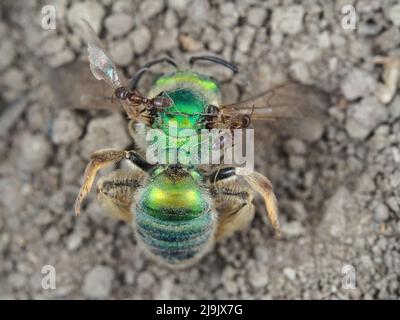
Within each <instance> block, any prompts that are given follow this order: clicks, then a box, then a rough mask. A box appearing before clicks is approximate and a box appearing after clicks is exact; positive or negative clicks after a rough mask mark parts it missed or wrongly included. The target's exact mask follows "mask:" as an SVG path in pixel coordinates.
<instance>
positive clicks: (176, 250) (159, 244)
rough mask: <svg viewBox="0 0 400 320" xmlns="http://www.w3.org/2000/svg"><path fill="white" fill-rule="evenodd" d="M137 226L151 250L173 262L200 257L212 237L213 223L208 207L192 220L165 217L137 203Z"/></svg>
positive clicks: (180, 262)
mask: <svg viewBox="0 0 400 320" xmlns="http://www.w3.org/2000/svg"><path fill="white" fill-rule="evenodd" d="M137 209H138V210H137V212H136V228H137V232H138V235H139V237H140V238H141V240H142V242H143V243H144V245H145V246H146V247H147V249H149V250H150V252H151V253H152V254H153V255H155V256H157V257H160V258H162V259H163V260H164V261H165V262H167V263H168V264H171V265H179V264H185V263H187V262H188V261H190V260H193V259H195V258H199V257H200V256H202V255H203V254H204V252H205V251H206V250H207V248H208V247H209V243H210V242H211V241H212V239H213V234H214V224H213V220H212V215H211V213H210V212H209V211H207V212H204V213H203V214H201V215H199V216H197V217H195V218H193V219H190V220H163V219H160V218H159V217H154V216H153V215H149V214H148V213H146V212H145V210H143V209H144V208H143V207H138V208H137Z"/></svg>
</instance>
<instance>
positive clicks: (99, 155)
mask: <svg viewBox="0 0 400 320" xmlns="http://www.w3.org/2000/svg"><path fill="white" fill-rule="evenodd" d="M128 157H129V153H128V151H123V150H115V149H102V150H98V151H96V152H94V153H93V154H92V155H91V156H90V162H89V164H88V165H87V167H86V169H85V173H84V180H83V183H82V186H81V189H80V190H79V195H78V197H77V198H76V201H75V214H76V215H79V214H80V211H81V203H82V201H83V199H84V198H85V197H86V195H87V194H88V193H89V192H90V189H91V188H92V185H93V181H94V178H95V177H96V174H97V171H98V170H99V169H101V168H103V167H105V166H107V165H109V164H113V163H116V162H119V161H121V160H123V159H125V158H128Z"/></svg>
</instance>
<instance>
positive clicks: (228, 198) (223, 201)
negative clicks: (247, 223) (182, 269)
mask: <svg viewBox="0 0 400 320" xmlns="http://www.w3.org/2000/svg"><path fill="white" fill-rule="evenodd" d="M238 169H239V170H238ZM239 177H242V178H243V180H244V181H243V180H241V179H239ZM210 181H211V182H212V181H215V183H214V186H213V190H214V193H215V194H217V195H218V194H220V196H219V197H218V196H217V197H215V198H214V201H215V203H216V204H217V206H219V207H220V209H219V211H220V213H221V227H220V228H221V230H223V228H224V227H223V224H224V223H227V222H224V220H226V221H229V220H227V218H226V214H228V216H229V212H231V213H232V209H231V210H230V211H229V210H226V209H224V207H226V206H228V207H229V206H232V205H233V204H234V201H235V200H234V197H233V196H232V194H236V199H238V197H239V196H241V197H242V200H241V201H242V202H243V200H244V199H243V198H244V195H245V194H248V198H247V201H245V202H247V203H248V204H251V205H252V200H253V196H252V194H253V192H252V190H255V191H257V192H258V193H260V194H261V196H262V197H263V198H264V203H265V206H266V209H267V213H268V220H269V221H270V223H271V225H272V227H273V229H274V231H275V235H276V237H277V238H279V237H280V234H281V233H280V228H279V223H278V208H277V200H276V197H275V194H274V193H273V189H272V184H271V182H270V181H269V180H268V179H267V178H266V177H264V176H263V175H262V174H260V173H257V172H243V171H240V168H224V169H222V170H220V171H218V172H216V173H215V174H214V175H213V176H211V177H210ZM248 186H250V187H251V188H249V187H248ZM230 194H231V195H230ZM218 203H220V204H219V205H218ZM252 211H254V208H253V209H251V208H246V206H243V211H240V208H239V209H238V210H237V212H236V213H235V215H239V216H240V218H241V219H243V218H242V217H241V215H242V214H243V215H244V214H245V213H246V214H247V215H250V213H251V212H252ZM249 220H251V219H250V218H249ZM239 221H241V220H240V219H239V218H238V222H239ZM220 234H221V233H220ZM221 236H224V234H221Z"/></svg>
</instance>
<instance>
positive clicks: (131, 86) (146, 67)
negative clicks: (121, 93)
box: [128, 57, 178, 91]
mask: <svg viewBox="0 0 400 320" xmlns="http://www.w3.org/2000/svg"><path fill="white" fill-rule="evenodd" d="M164 62H165V63H168V64H170V65H172V66H173V67H175V68H178V65H177V64H176V62H175V60H174V59H172V58H170V57H163V58H160V59H156V60H152V61H149V62H148V63H146V64H145V65H144V66H142V67H141V68H140V69H139V70H138V71H136V73H135V74H134V76H133V77H132V78H131V79H130V80H129V82H128V88H129V90H131V91H133V90H135V89H136V88H137V86H138V84H139V81H140V79H141V78H142V76H143V75H144V74H145V72H147V71H148V70H149V69H150V68H151V67H152V66H154V65H156V64H159V63H164Z"/></svg>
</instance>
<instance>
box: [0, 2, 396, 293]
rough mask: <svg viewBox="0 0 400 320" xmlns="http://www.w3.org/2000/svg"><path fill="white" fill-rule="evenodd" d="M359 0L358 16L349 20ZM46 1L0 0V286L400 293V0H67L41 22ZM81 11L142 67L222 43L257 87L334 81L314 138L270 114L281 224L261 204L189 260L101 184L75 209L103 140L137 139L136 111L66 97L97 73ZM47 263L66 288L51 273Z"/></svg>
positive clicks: (264, 134) (268, 150) (127, 64)
mask: <svg viewBox="0 0 400 320" xmlns="http://www.w3.org/2000/svg"><path fill="white" fill-rule="evenodd" d="M348 3H353V5H354V7H355V9H356V14H357V29H356V30H345V29H344V28H343V27H342V23H341V22H342V18H343V17H344V15H343V14H342V13H341V8H342V6H343V5H345V4H348ZM45 4H50V3H49V2H48V1H47V2H45V3H44V2H43V3H41V1H36V2H35V1H30V2H29V3H28V2H27V1H2V2H1V4H0V10H1V11H0V14H1V17H2V19H1V22H0V38H1V41H0V103H1V105H0V107H1V110H0V112H1V113H0V136H1V140H0V149H1V150H2V152H1V154H0V194H1V197H0V298H11V299H15V298H17V299H27V298H35V299H39V298H51V299H57V298H112V299H118V298H132V299H141V298H151V299H159V298H164V299H195V298H197V299H210V298H216V299H220V298H225V299H226V298H239V299H242V298H243V299H254V298H258V299H259V298H261V299H277V298H284V299H299V298H300V299H309V298H311V299H332V298H335V299H336V298H339V299H384V298H390V299H398V298H399V296H400V289H399V280H400V276H399V273H400V253H399V252H400V243H399V236H400V211H399V204H400V200H399V199H400V198H399V196H400V191H399V190H400V167H399V163H400V149H399V141H400V122H399V118H400V94H399V93H397V92H396V88H397V84H398V82H397V78H396V77H397V73H398V72H399V69H400V67H399V66H400V63H399V59H398V58H397V57H399V56H400V29H399V28H400V5H399V4H398V2H396V1H383V0H372V1H367V0H360V1H339V0H338V1H316V0H315V1H313V0H309V1H295V0H286V1H278V0H273V1H259V0H246V1H243V0H238V1H233V2H230V1H219V0H213V1H206V0H204V1H203V0H202V1H200V0H196V1H193V0H168V1H167V0H165V1H164V0H152V1H150V0H146V1H125V0H120V1H115V2H114V1H112V0H103V1H97V2H91V1H83V2H80V1H73V0H63V1H55V3H54V4H55V5H56V12H57V20H56V23H57V28H56V30H43V29H42V28H41V27H40V23H41V20H42V18H43V15H42V14H41V10H42V6H43V5H45ZM82 17H85V18H86V19H87V20H88V21H89V22H90V23H91V25H92V26H93V27H94V29H95V30H96V32H98V33H99V35H100V37H101V38H102V39H103V40H104V42H105V43H106V44H107V47H108V48H109V51H110V53H111V55H112V57H113V59H114V61H115V63H116V64H117V65H118V67H119V68H120V70H121V72H123V73H124V74H125V76H126V77H128V76H129V75H132V74H133V72H134V71H135V70H137V68H138V67H139V66H140V65H142V64H143V63H145V62H147V61H148V60H149V59H152V58H155V57H159V56H162V55H165V54H169V55H171V56H173V57H174V58H176V59H177V60H178V61H184V60H185V59H186V58H187V57H189V56H191V55H193V54H200V53H212V54H216V55H220V56H222V57H224V58H225V59H227V60H230V61H233V62H235V63H237V64H238V65H239V67H240V69H241V70H244V72H243V74H247V75H248V78H252V81H253V86H252V87H251V90H253V91H254V92H256V91H258V90H262V89H264V88H267V87H271V86H272V85H273V84H275V83H279V82H282V81H285V79H294V80H295V81H297V82H300V83H302V84H307V85H312V86H314V87H315V88H318V90H322V91H324V92H326V93H327V94H328V96H329V102H328V103H327V104H326V105H325V106H324V112H325V113H326V115H327V117H326V121H324V124H323V125H321V124H315V125H313V126H311V125H310V127H309V128H308V135H307V136H306V137H305V138H299V137H298V136H294V137H293V136H292V137H289V138H288V137H286V138H281V137H280V136H278V135H275V133H274V132H272V131H271V130H269V129H268V125H267V124H265V123H262V124H261V123H260V124H256V125H255V129H256V169H257V170H259V171H260V172H262V173H264V174H266V175H267V176H268V177H269V178H270V179H271V181H272V182H273V183H274V186H275V192H276V194H277V196H278V199H279V205H280V212H281V214H280V220H281V226H282V232H283V239H282V240H279V241H278V240H275V239H274V238H273V236H272V231H271V228H270V227H269V226H268V225H266V224H265V223H264V222H263V221H262V219H261V218H260V217H259V216H260V215H257V216H256V219H255V220H254V221H253V222H252V224H251V225H250V226H249V228H248V229H247V230H245V231H243V232H240V233H238V234H235V235H234V236H233V237H231V238H228V239H226V240H224V241H222V242H221V243H219V244H217V245H216V246H215V248H214V249H213V250H212V251H211V252H210V253H209V254H208V255H207V256H206V257H205V258H204V259H202V260H201V261H200V262H199V263H198V264H197V265H195V266H194V267H191V268H189V269H187V270H184V271H179V272H176V271H173V270H170V269H168V268H165V267H162V266H160V265H159V264H158V263H156V262H154V261H152V260H151V259H149V258H147V256H146V255H145V254H144V253H143V251H142V249H141V248H139V247H138V246H137V243H136V240H135V238H134V234H133V231H132V229H131V227H130V226H128V225H125V224H123V223H120V222H116V221H113V220H111V219H109V218H108V217H107V216H105V215H104V214H103V213H102V212H101V211H100V208H99V207H98V204H97V202H96V201H95V195H94V193H93V194H92V195H91V196H90V197H89V201H88V205H87V206H86V207H85V209H84V214H82V216H81V217H79V218H76V217H75V216H74V214H73V203H74V200H75V197H76V195H77V192H78V190H79V186H80V182H81V179H82V174H83V170H84V167H85V165H86V163H87V160H88V157H89V155H90V153H91V152H93V151H94V150H96V149H99V148H104V147H115V148H128V147H129V146H130V144H131V143H132V140H131V138H130V137H129V135H128V131H127V129H126V123H127V122H126V120H125V119H124V116H123V115H122V114H119V113H118V112H117V113H116V112H113V113H112V112H106V111H98V110H77V109H74V108H71V107H68V104H70V105H71V106H73V104H74V103H75V102H76V101H77V100H78V97H79V95H80V94H82V93H85V92H90V90H92V88H90V86H89V82H87V85H81V83H82V79H84V78H85V77H86V78H88V79H90V78H91V75H90V73H89V68H88V66H87V63H85V64H83V67H82V68H79V69H78V70H77V71H76V72H75V71H74V72H73V73H72V75H73V76H75V79H78V80H79V79H80V82H75V80H74V81H73V82H71V81H72V80H71V79H72V78H71V77H72V75H71V70H74V69H73V68H74V67H73V65H74V63H75V62H76V61H77V60H85V55H86V52H85V50H84V44H83V41H82V39H81V37H80V36H81V34H80V32H79V31H78V29H77V27H76V25H77V23H78V22H79V21H80V19H81V18H82ZM377 57H391V58H390V59H389V60H388V59H386V60H385V61H384V62H385V64H384V65H382V64H381V63H377V62H379V61H377ZM381 62H382V61H381ZM75 66H76V64H75ZM60 68H61V69H60ZM60 70H63V71H62V72H61V71H60ZM79 70H80V71H79ZM207 70H208V72H211V73H212V72H214V71H215V72H216V73H217V74H216V76H228V77H229V74H226V73H223V72H222V71H221V70H220V69H219V68H214V67H212V68H208V69H207ZM210 70H211V71H210ZM246 70H247V72H246ZM218 72H219V74H218ZM221 72H222V74H221ZM214 74H215V73H214ZM385 75H386V76H385ZM86 78H85V79H86ZM389 78H390V79H389ZM78 80H77V81H78ZM88 81H89V80H88ZM83 83H85V82H84V81H83ZM73 84H79V86H78V87H77V85H76V86H75V88H73ZM391 86H392V88H391ZM223 88H224V93H225V98H226V100H225V101H227V100H231V101H235V100H237V99H239V98H240V96H241V95H242V93H243V91H242V90H241V89H240V88H239V86H238V84H237V81H230V80H229V79H228V80H227V81H226V84H224V86H223ZM248 91H249V90H248ZM248 91H247V92H246V93H249V92H248ZM266 141H271V143H268V144H267V142H266ZM258 204H261V203H258ZM262 210H264V209H263V208H262V206H260V205H259V206H258V211H259V212H260V213H262V212H263V211H262ZM45 265H51V266H54V268H55V270H56V289H55V290H45V289H43V287H42V277H43V275H42V267H43V266H45ZM345 266H347V267H345ZM343 268H344V269H343ZM353 268H354V269H353ZM346 270H350V271H351V272H352V270H353V271H354V272H355V273H354V275H355V287H354V288H353V289H349V288H348V287H347V286H346V285H345V286H343V279H344V280H346V279H347V280H348V279H349V275H348V274H347V276H346V272H347V271H346ZM343 272H345V273H343ZM345 282H346V281H345ZM347 283H349V282H347Z"/></svg>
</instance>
